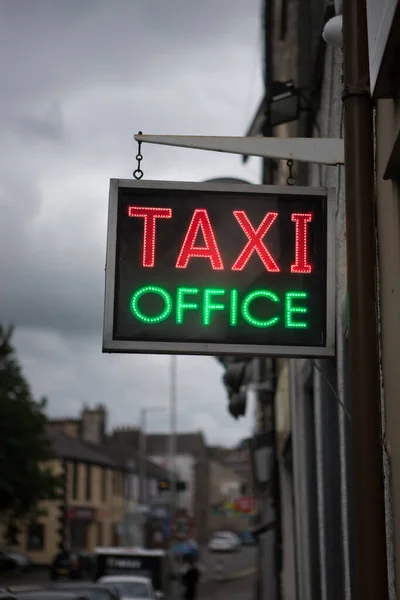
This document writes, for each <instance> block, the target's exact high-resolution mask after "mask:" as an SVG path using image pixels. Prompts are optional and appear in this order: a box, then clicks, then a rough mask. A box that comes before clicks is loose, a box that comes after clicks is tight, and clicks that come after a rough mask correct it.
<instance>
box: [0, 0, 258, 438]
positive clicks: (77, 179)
mask: <svg viewBox="0 0 400 600" xmlns="http://www.w3.org/2000/svg"><path fill="white" fill-rule="evenodd" d="M260 4H261V3H260V0H249V2H247V3H243V2H242V0H205V1H204V2H191V1H188V0H169V1H168V3H167V2H164V1H162V0H145V1H143V0H119V1H117V0H114V1H113V2H110V0H85V1H81V0H68V2H65V0H47V1H46V0H35V2H31V0H13V1H12V2H3V3H0V52H1V55H2V56H3V57H4V56H7V57H8V58H7V60H3V61H2V62H1V65H0V76H1V79H2V94H1V97H0V127H1V128H2V140H1V157H2V160H1V161H0V213H1V219H0V255H1V256H2V260H1V261H0V281H1V294H0V314H1V317H0V318H1V320H2V321H3V322H6V323H9V322H13V323H15V325H16V326H17V334H16V339H17V346H18V350H19V352H20V354H21V357H22V360H23V364H24V367H25V369H26V372H27V374H28V376H29V378H30V379H31V381H32V385H33V387H34V390H35V393H36V394H37V395H41V394H46V395H48V396H49V398H50V405H49V410H50V412H51V414H54V415H55V414H57V415H60V416H61V415H62V414H63V413H68V414H74V413H76V411H77V410H79V407H80V405H81V403H82V402H83V401H87V402H89V403H90V402H95V401H103V402H104V403H105V404H107V405H108V406H109V408H110V418H111V420H112V422H113V423H115V424H121V423H125V422H127V421H126V420H128V421H129V420H132V421H134V420H135V419H137V414H138V406H140V405H141V403H154V402H157V403H159V402H167V401H168V359H166V358H165V357H152V356H118V355H113V356H109V355H102V354H101V332H102V317H103V294H104V262H105V244H106V223H107V200H108V181H109V178H110V177H128V178H129V177H131V174H132V171H133V169H134V168H135V160H134V157H135V154H136V146H135V144H134V143H133V134H134V133H135V132H136V131H138V130H139V129H142V130H143V131H144V132H148V133H176V134H179V133H181V134H203V135H206V134H209V135H242V134H243V133H244V131H245V129H246V127H247V125H248V122H249V120H250V119H251V116H252V111H253V109H255V107H256V105H257V103H258V101H259V96H260V94H261V79H260V74H259V75H258V76H257V74H256V76H255V79H252V77H251V74H250V69H251V65H254V56H255V55H256V53H257V52H259V47H258V41H257V39H258V38H257V36H258V33H257V32H258V29H259V14H260ZM250 86H252V91H253V95H250V102H249V100H248V99H249V87H250ZM143 154H144V161H143V168H144V171H145V177H146V178H148V179H167V180H168V179H169V180H171V179H172V180H173V179H175V180H184V181H201V180H205V179H211V178H213V177H222V176H234V177H241V178H244V179H248V180H251V181H257V178H258V175H259V173H258V172H257V169H258V167H259V161H258V162H257V166H256V165H255V161H254V160H253V161H250V164H249V165H248V166H246V167H243V165H242V164H241V162H240V158H239V157H237V156H233V155H222V154H217V155H216V154H214V153H209V152H201V151H188V150H181V149H177V148H174V149H169V148H160V147H155V146H146V145H145V146H144V147H143ZM179 369H180V371H179V372H180V379H179V390H180V391H179V394H180V396H179V397H180V400H179V403H180V404H179V406H180V409H179V410H180V412H179V418H178V422H179V424H180V427H182V428H190V429H196V428H200V427H205V428H206V429H208V430H209V432H211V433H210V435H217V433H218V431H219V430H220V429H221V431H223V434H222V435H223V436H225V438H224V439H226V440H233V439H234V438H235V437H238V436H239V435H240V434H241V432H243V431H246V430H247V429H248V428H249V427H250V422H251V417H250V416H249V417H248V418H247V420H245V421H242V422H238V423H236V422H233V421H232V419H230V417H228V415H227V413H226V403H227V399H226V396H225V391H224V390H223V388H222V385H221V381H220V378H221V369H220V367H219V366H218V365H217V364H216V361H215V360H213V359H211V358H210V359H207V358H194V357H186V358H182V359H180V360H179ZM158 418H159V419H160V421H157V419H158ZM155 419H156V420H155V422H154V427H159V428H160V427H164V428H165V426H166V424H165V418H163V417H161V416H160V417H155ZM212 432H214V433H212Z"/></svg>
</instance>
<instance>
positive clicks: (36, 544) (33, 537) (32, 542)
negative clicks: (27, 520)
mask: <svg viewBox="0 0 400 600" xmlns="http://www.w3.org/2000/svg"><path fill="white" fill-rule="evenodd" d="M26 541H27V543H26V549H27V550H28V551H29V550H44V525H43V524H42V523H31V524H30V525H29V526H28V535H27V540H26Z"/></svg>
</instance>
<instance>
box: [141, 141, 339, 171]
mask: <svg viewBox="0 0 400 600" xmlns="http://www.w3.org/2000/svg"><path fill="white" fill-rule="evenodd" d="M135 140H136V141H137V142H143V143H145V144H161V145H164V146H178V147H180V148H193V149H196V150H210V151H211V152H228V153H230V154H241V155H244V156H261V157H263V158H276V159H282V160H297V161H300V162H308V163H318V164H321V165H344V140H343V139H340V138H279V137H223V136H201V135H199V136H196V135H195V136H192V135H139V134H137V135H135Z"/></svg>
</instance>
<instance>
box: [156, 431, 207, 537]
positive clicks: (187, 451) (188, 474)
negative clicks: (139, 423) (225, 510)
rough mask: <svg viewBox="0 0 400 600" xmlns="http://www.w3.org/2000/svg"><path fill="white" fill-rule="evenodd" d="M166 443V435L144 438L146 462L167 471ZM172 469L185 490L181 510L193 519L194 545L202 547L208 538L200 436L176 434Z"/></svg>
mask: <svg viewBox="0 0 400 600" xmlns="http://www.w3.org/2000/svg"><path fill="white" fill-rule="evenodd" d="M168 439H169V436H168V435H166V434H158V433H153V434H149V435H147V442H146V443H147V451H148V456H149V458H150V459H151V460H152V461H153V462H156V463H158V464H159V465H162V466H163V467H164V468H170V465H168V453H167V452H166V449H167V448H168ZM175 469H176V470H177V473H178V475H179V477H180V478H181V479H182V481H184V482H185V483H186V486H187V487H186V492H184V493H183V494H182V500H180V502H181V503H182V507H184V508H187V509H188V510H189V512H190V514H191V515H192V516H193V518H194V521H195V526H196V539H197V541H198V542H199V543H205V542H207V541H208V536H209V525H208V517H209V505H210V503H209V464H208V453H207V447H206V444H205V440H204V437H203V435H202V433H200V432H198V433H179V434H177V436H176V459H175ZM200 524H201V526H200Z"/></svg>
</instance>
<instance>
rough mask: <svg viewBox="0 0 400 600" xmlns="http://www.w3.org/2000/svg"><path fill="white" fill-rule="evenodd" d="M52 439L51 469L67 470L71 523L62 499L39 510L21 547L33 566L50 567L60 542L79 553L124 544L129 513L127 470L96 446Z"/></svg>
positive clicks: (59, 437)
mask: <svg viewBox="0 0 400 600" xmlns="http://www.w3.org/2000/svg"><path fill="white" fill-rule="evenodd" d="M49 436H50V439H51V442H52V445H53V448H54V452H55V455H56V457H57V458H56V459H55V460H54V461H53V462H52V464H51V467H52V469H53V470H54V473H55V474H57V475H59V474H61V473H62V470H63V468H64V466H65V468H66V486H65V490H63V492H64V494H65V503H66V515H65V516H66V521H65V525H64V526H63V525H62V523H61V518H62V516H63V513H62V508H61V505H60V502H59V501H47V502H44V503H42V505H41V506H40V507H39V510H40V516H39V517H38V518H37V520H35V522H33V523H30V524H28V525H26V526H22V528H21V534H20V536H19V540H18V541H19V544H18V546H17V548H16V549H19V550H21V552H24V553H26V554H27V555H28V556H29V557H30V558H31V559H32V560H33V562H34V563H36V564H38V565H49V564H50V563H51V561H52V559H53V558H54V556H55V555H56V554H57V552H59V550H60V547H61V544H62V543H63V544H64V546H65V547H66V548H70V549H74V550H87V551H90V552H91V551H93V550H94V549H95V548H96V547H97V546H106V545H119V544H120V536H119V535H118V524H119V522H120V521H121V519H122V517H123V514H124V470H123V468H122V467H121V466H120V465H119V464H117V463H115V462H114V461H113V460H112V459H111V458H110V457H109V456H108V455H107V454H106V453H103V452H101V451H100V450H98V449H97V448H96V447H94V446H92V445H91V444H88V443H86V442H82V441H80V440H78V439H74V438H72V437H69V436H67V435H65V434H63V433H61V432H59V431H50V432H49Z"/></svg>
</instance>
